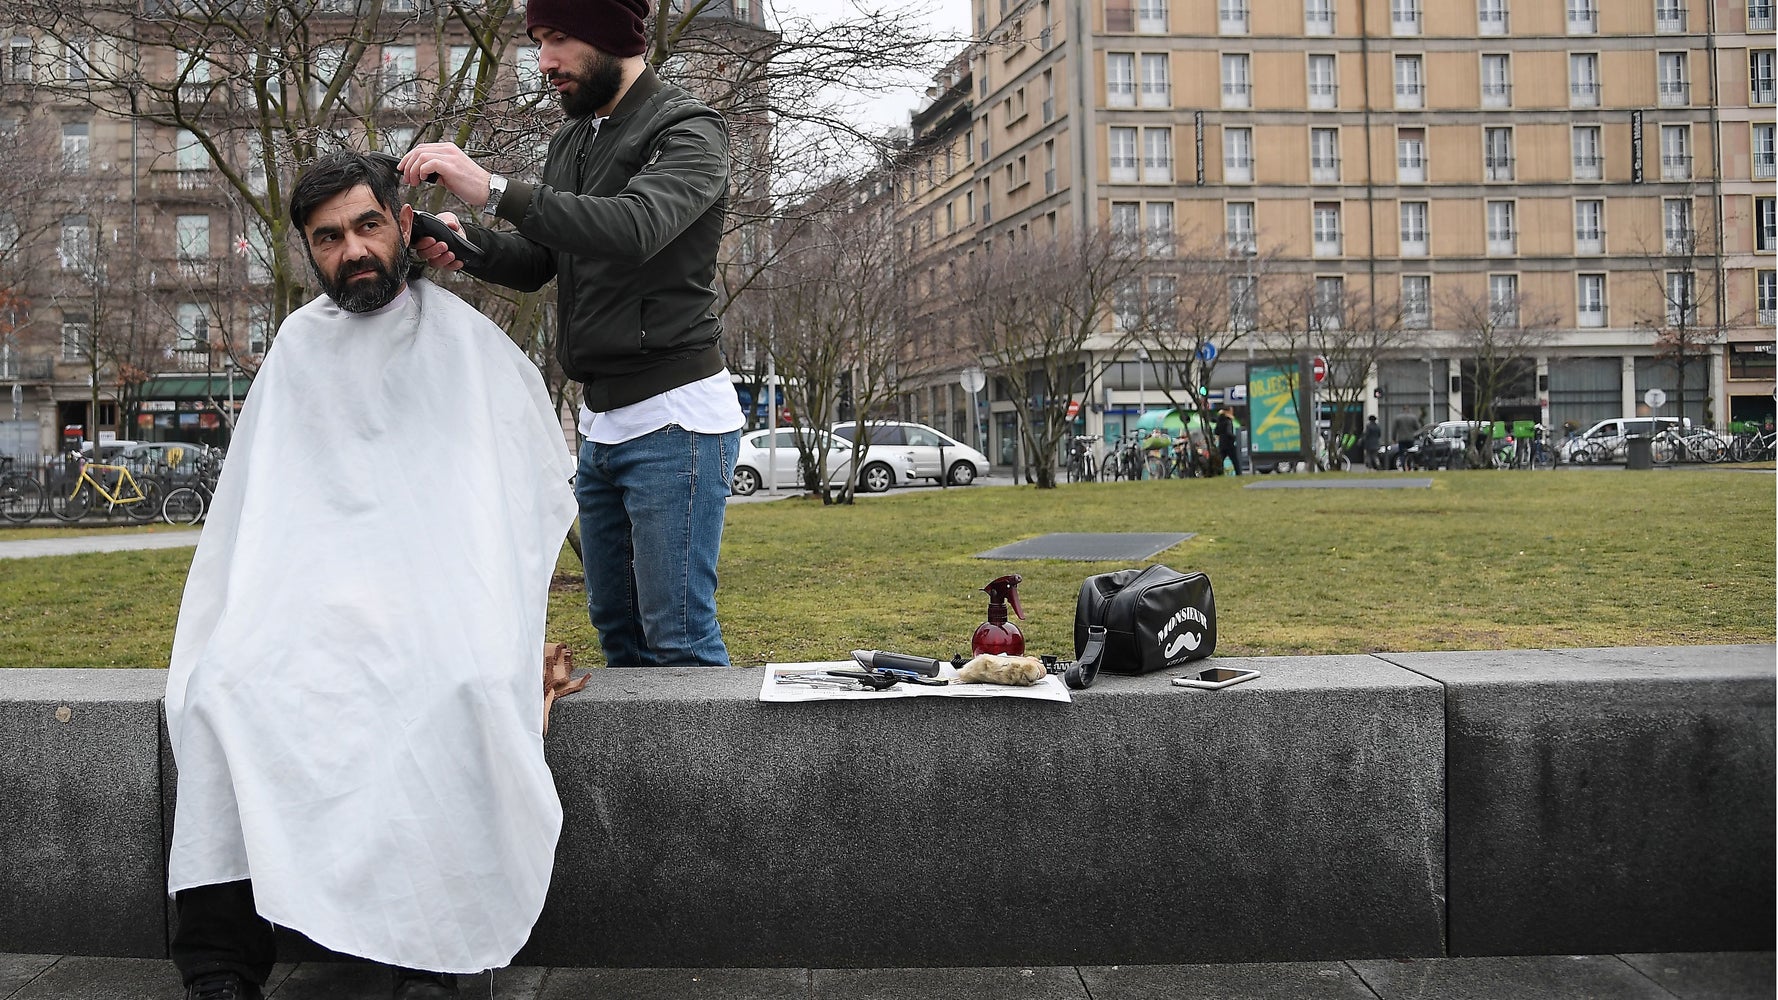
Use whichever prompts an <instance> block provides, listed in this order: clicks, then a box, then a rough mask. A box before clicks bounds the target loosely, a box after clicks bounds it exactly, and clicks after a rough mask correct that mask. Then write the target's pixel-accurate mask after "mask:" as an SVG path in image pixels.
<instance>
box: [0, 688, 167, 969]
mask: <svg viewBox="0 0 1778 1000" xmlns="http://www.w3.org/2000/svg"><path fill="white" fill-rule="evenodd" d="M166 686H167V675H166V673H165V672H164V671H159V670H144V671H136V670H0V747H3V748H4V754H3V755H0V859H3V860H0V951H9V952H27V953H30V952H36V953H43V954H63V953H72V954H84V955H111V956H120V957H131V958H152V957H157V956H162V955H165V954H166V953H167V944H166V936H165V935H166V907H165V896H166V884H167V872H166V852H165V850H164V848H163V847H162V837H161V801H162V798H161V784H160V752H161V750H160V748H161V739H160V698H161V694H162V693H163V692H164V691H165V690H166Z"/></svg>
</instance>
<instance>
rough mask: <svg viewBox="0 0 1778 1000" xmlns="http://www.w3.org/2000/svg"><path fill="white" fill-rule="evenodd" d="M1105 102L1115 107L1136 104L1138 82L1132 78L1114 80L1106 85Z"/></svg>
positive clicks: (1130, 106) (1127, 106)
mask: <svg viewBox="0 0 1778 1000" xmlns="http://www.w3.org/2000/svg"><path fill="white" fill-rule="evenodd" d="M1105 103H1106V105H1107V106H1109V107H1113V108H1133V107H1135V106H1136V84H1135V82H1134V81H1131V80H1112V81H1110V82H1109V83H1107V84H1106V85H1105Z"/></svg>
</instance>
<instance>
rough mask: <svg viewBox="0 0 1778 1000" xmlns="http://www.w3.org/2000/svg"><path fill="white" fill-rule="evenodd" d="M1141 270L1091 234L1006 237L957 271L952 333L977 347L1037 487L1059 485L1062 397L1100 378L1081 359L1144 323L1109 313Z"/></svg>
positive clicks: (1117, 246) (1103, 237)
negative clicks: (1009, 410)
mask: <svg viewBox="0 0 1778 1000" xmlns="http://www.w3.org/2000/svg"><path fill="white" fill-rule="evenodd" d="M1142 268H1143V259H1142V255H1141V254H1140V252H1138V249H1137V248H1135V247H1133V246H1132V245H1131V243H1130V241H1129V240H1127V239H1124V238H1121V237H1119V236H1118V235H1117V234H1115V233H1112V232H1110V231H1109V230H1103V229H1093V230H1085V231H1065V232H1063V233H1061V234H1059V235H1057V236H1055V237H1052V238H1027V239H1025V240H1023V241H1020V242H1016V243H1015V242H1014V241H1013V240H1012V238H1011V236H1010V234H1009V235H1008V236H1006V237H1005V238H1002V239H999V240H996V241H995V242H994V243H992V244H985V245H984V246H983V247H982V248H981V249H979V250H977V251H975V252H974V253H973V255H972V256H971V257H969V258H968V259H967V260H966V261H965V262H964V264H963V265H962V266H961V267H960V268H959V269H958V271H957V287H956V293H955V295H956V299H957V307H956V311H955V314H954V315H955V320H956V322H957V324H958V328H959V329H958V336H960V337H964V338H967V339H968V342H969V343H971V344H973V345H974V347H975V351H976V354H977V355H978V356H979V357H981V358H982V360H983V362H984V364H985V366H987V367H988V368H989V369H990V371H991V372H992V373H993V375H994V376H995V378H997V379H998V380H999V382H1000V385H1001V386H1002V387H1003V389H1004V391H1005V393H1006V395H1008V396H1009V397H1010V398H1011V401H1012V403H1013V407H1014V410H1015V411H1016V412H1017V414H1018V422H1019V431H1020V435H1021V438H1022V442H1023V445H1024V448H1025V453H1026V456H1027V461H1028V462H1029V463H1030V464H1029V470H1030V471H1029V472H1028V474H1027V475H1028V478H1030V479H1032V480H1033V481H1035V482H1036V484H1037V486H1038V488H1040V489H1051V488H1053V487H1054V486H1055V485H1056V466H1057V462H1058V459H1059V456H1060V453H1061V446H1062V442H1063V440H1064V439H1065V437H1066V435H1067V433H1068V428H1069V426H1070V423H1071V421H1070V419H1069V417H1068V412H1067V404H1068V401H1069V400H1070V399H1076V400H1080V399H1085V398H1087V397H1089V396H1091V395H1092V393H1093V390H1094V387H1095V385H1096V384H1097V382H1098V380H1099V371H1098V370H1097V368H1096V366H1092V365H1089V364H1087V363H1086V362H1087V352H1088V350H1089V349H1091V348H1094V347H1101V346H1103V347H1111V348H1115V346H1116V345H1118V344H1121V343H1123V342H1125V341H1126V340H1127V339H1128V331H1129V330H1130V329H1134V328H1136V327H1137V326H1138V325H1139V324H1140V322H1141V321H1140V319H1139V318H1132V317H1130V316H1127V315H1126V317H1125V319H1124V321H1120V322H1118V323H1114V322H1113V316H1114V310H1115V303H1114V299H1115V295H1116V293H1117V291H1118V290H1119V289H1120V288H1124V289H1127V288H1129V287H1130V283H1131V282H1132V281H1134V280H1136V279H1137V278H1138V277H1139V276H1140V275H1141V273H1142ZM1126 298H1127V296H1126ZM1106 331H1112V332H1111V333H1109V334H1108V333H1107V332H1106Z"/></svg>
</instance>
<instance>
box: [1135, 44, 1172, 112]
mask: <svg viewBox="0 0 1778 1000" xmlns="http://www.w3.org/2000/svg"><path fill="white" fill-rule="evenodd" d="M1172 104H1173V88H1172V85H1171V84H1170V83H1169V82H1168V79H1167V54H1166V53H1165V52H1154V53H1147V54H1144V55H1143V57H1142V106H1143V107H1145V108H1165V107H1170V106H1172Z"/></svg>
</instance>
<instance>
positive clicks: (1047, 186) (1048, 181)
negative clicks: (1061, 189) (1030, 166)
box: [1043, 167, 1056, 194]
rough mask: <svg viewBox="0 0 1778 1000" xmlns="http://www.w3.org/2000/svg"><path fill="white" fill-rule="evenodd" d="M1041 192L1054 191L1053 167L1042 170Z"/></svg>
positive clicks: (1053, 192) (1048, 192)
mask: <svg viewBox="0 0 1778 1000" xmlns="http://www.w3.org/2000/svg"><path fill="white" fill-rule="evenodd" d="M1043 193H1044V194H1055V193H1056V171H1055V168H1054V167H1052V168H1050V169H1048V170H1045V171H1044V172H1043Z"/></svg>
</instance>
